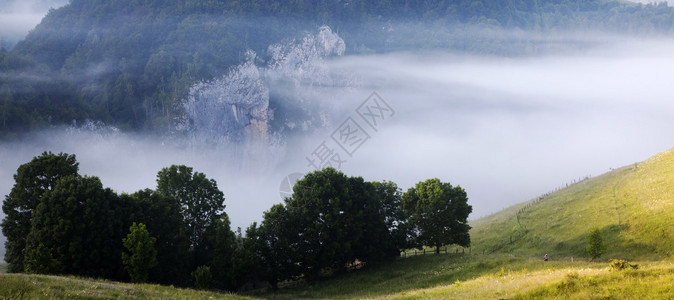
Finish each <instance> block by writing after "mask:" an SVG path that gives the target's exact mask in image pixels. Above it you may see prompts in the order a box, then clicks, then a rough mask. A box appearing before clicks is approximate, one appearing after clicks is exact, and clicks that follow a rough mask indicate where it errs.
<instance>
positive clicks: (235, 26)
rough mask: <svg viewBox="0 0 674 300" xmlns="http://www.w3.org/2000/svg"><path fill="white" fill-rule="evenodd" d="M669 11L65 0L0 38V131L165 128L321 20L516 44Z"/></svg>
mask: <svg viewBox="0 0 674 300" xmlns="http://www.w3.org/2000/svg"><path fill="white" fill-rule="evenodd" d="M673 20H674V10H672V8H670V7H667V5H666V4H658V5H641V4H634V3H629V2H621V1H607V0H592V1H580V0H551V1H539V0H510V1H481V0H456V1H441V0H433V1H431V0H425V1H410V0H382V1H367V0H349V1H329V0H321V1H303V0H294V1H266V0H257V1H228V0H190V1H168V0H163V1H160V0H154V1H151V0H133V1H132V0H120V1H102V0H96V1H91V0H72V1H71V2H70V4H69V5H66V6H64V7H61V8H59V9H55V10H51V11H50V12H49V13H48V15H47V16H46V17H45V18H44V19H43V20H42V22H41V23H40V24H39V25H38V26H37V27H36V28H35V29H34V30H32V31H31V32H30V34H29V35H28V36H27V37H26V38H25V40H24V41H21V42H19V43H18V44H17V45H16V46H15V47H14V48H12V49H1V50H0V76H1V77H0V141H8V140H15V139H19V138H21V137H23V136H25V135H26V134H27V133H29V132H31V131H35V130H39V129H44V128H48V127H51V126H58V125H67V124H71V123H72V122H73V121H77V122H81V121H83V120H87V119H91V120H100V121H103V122H105V123H106V124H110V125H113V126H116V127H118V128H121V129H122V130H127V131H135V132H146V133H156V134H163V133H166V132H167V131H169V130H170V128H171V126H172V123H171V122H173V120H174V119H175V118H176V116H178V115H180V114H181V108H180V106H179V102H180V101H181V100H182V99H184V98H185V97H186V95H187V93H188V90H189V87H190V86H191V85H192V84H193V83H195V82H197V81H202V80H208V79H212V78H214V77H216V76H221V75H222V74H226V72H227V71H228V69H229V68H230V67H232V66H234V65H237V64H239V63H240V62H241V61H242V58H243V56H244V54H245V52H246V51H247V50H253V51H255V52H256V53H257V54H258V56H259V60H261V61H264V60H265V59H266V58H267V57H266V56H267V53H266V50H267V47H268V46H269V45H271V44H273V43H278V42H280V41H283V40H286V39H292V38H296V37H300V36H301V35H302V33H303V32H305V31H314V30H316V28H318V26H321V25H328V26H330V27H331V28H332V30H333V31H334V32H336V33H338V34H339V35H340V36H341V37H342V38H343V39H344V40H345V42H346V45H347V51H346V52H347V55H348V54H360V53H381V52H392V51H401V50H421V49H448V50H452V51H464V52H471V53H489V54H497V55H524V54H531V53H537V52H538V51H545V49H546V47H548V45H547V42H546V40H545V37H547V36H553V35H554V34H557V33H564V32H572V33H573V32H587V31H589V32H606V33H616V34H639V35H641V36H643V35H668V34H670V33H671V32H672V25H673V23H672V21H673ZM506 31H507V32H514V33H520V34H519V35H518V34H515V35H508V34H502V33H504V32H506ZM529 33H536V34H537V35H539V36H542V37H544V38H543V39H542V40H541V38H537V37H532V36H531V35H530V34H529ZM279 101H281V100H278V99H270V105H272V106H277V107H279V106H282V105H283V103H279Z"/></svg>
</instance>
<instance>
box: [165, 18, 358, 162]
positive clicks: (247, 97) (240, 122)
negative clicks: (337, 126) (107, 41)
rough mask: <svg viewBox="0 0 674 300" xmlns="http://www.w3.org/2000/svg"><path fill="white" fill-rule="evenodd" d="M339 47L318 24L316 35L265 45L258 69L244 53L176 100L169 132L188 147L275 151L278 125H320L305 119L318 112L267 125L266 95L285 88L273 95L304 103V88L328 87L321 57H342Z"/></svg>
mask: <svg viewBox="0 0 674 300" xmlns="http://www.w3.org/2000/svg"><path fill="white" fill-rule="evenodd" d="M345 49H346V45H345V43H344V40H342V39H341V38H340V37H339V36H338V35H337V34H335V33H333V32H332V30H331V29H330V28H329V27H328V26H322V27H320V28H319V30H318V32H317V33H313V34H312V33H307V34H305V35H304V36H303V37H302V38H301V39H296V40H291V41H287V42H284V43H279V44H274V45H271V46H270V47H269V50H268V51H269V56H270V58H269V60H268V61H267V62H266V63H263V64H262V66H261V67H260V66H258V65H256V61H259V60H260V59H259V58H258V57H257V55H256V53H255V52H253V51H248V52H247V53H246V59H245V61H244V62H243V63H242V64H240V65H238V66H236V67H234V68H232V69H230V71H229V72H228V73H227V74H226V75H224V76H222V77H220V78H216V79H215V80H212V81H208V82H200V83H197V84H195V85H193V86H192V87H191V88H190V93H189V96H188V97H187V98H186V99H185V100H184V101H183V102H182V109H183V111H184V115H183V116H182V117H181V118H180V119H179V120H178V122H176V125H175V127H174V129H175V131H176V132H180V133H183V134H185V135H186V136H187V137H188V139H189V142H190V143H191V145H192V146H193V147H200V146H203V145H210V146H212V147H216V148H227V149H228V150H235V155H236V154H238V155H241V154H246V155H251V154H252V153H257V154H260V151H269V149H270V148H274V147H278V146H279V145H280V144H282V142H281V141H280V136H279V134H278V132H279V131H280V129H281V128H279V127H283V126H287V127H296V126H298V125H299V126H300V127H301V128H304V130H307V129H308V128H309V127H315V126H322V125H325V124H320V123H321V122H313V121H312V120H311V119H314V117H315V116H320V115H321V112H320V111H313V112H309V113H307V114H303V115H302V116H301V117H299V119H298V118H292V120H291V121H288V122H276V123H274V124H275V126H273V125H274V124H272V123H271V121H272V120H273V119H274V117H275V115H274V110H273V109H272V108H270V93H272V92H274V91H273V90H274V89H277V90H278V89H285V90H284V91H282V92H280V91H275V92H277V93H283V94H284V95H286V96H287V95H288V94H290V97H291V98H292V100H293V101H296V102H300V103H302V102H307V101H310V100H311V99H310V94H311V92H310V91H307V89H311V87H313V86H322V85H332V84H334V82H333V81H334V78H332V77H331V75H330V72H329V70H328V68H327V67H326V66H325V64H324V63H323V60H324V58H326V57H329V56H341V55H344V52H345ZM278 82H283V84H281V85H279V84H278ZM288 83H291V84H290V86H291V88H288ZM279 105H283V103H280V104H279ZM309 107H312V109H313V108H315V107H314V106H309ZM318 119H320V118H318ZM298 123H301V124H298ZM317 123H319V124H317Z"/></svg>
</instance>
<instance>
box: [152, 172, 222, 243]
mask: <svg viewBox="0 0 674 300" xmlns="http://www.w3.org/2000/svg"><path fill="white" fill-rule="evenodd" d="M157 192H159V193H161V194H163V195H165V196H168V197H173V198H175V199H177V200H178V202H179V203H180V211H181V213H182V215H183V220H184V222H185V225H186V226H187V228H188V236H189V240H190V246H191V247H193V248H195V247H198V245H200V244H201V243H203V242H204V238H205V236H204V234H205V232H206V229H207V228H208V227H209V226H211V225H213V224H214V223H215V221H216V220H218V219H219V218H220V216H221V215H222V214H223V213H224V210H225V195H224V194H223V193H222V192H221V191H220V190H219V189H218V184H217V183H216V182H215V180H213V179H208V178H206V175H205V174H204V173H199V172H193V171H192V168H190V167H187V166H184V165H181V166H176V165H173V166H170V167H168V168H164V169H162V170H161V171H159V173H158V174H157Z"/></svg>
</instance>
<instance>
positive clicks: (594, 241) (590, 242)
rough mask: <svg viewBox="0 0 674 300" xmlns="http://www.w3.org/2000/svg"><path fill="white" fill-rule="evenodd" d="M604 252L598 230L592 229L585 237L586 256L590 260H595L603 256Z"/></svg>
mask: <svg viewBox="0 0 674 300" xmlns="http://www.w3.org/2000/svg"><path fill="white" fill-rule="evenodd" d="M604 252H606V249H604V243H603V241H602V238H601V232H600V231H599V229H596V228H595V229H592V230H591V231H590V234H588V236H587V254H588V255H589V256H590V258H591V260H595V259H597V258H599V257H600V256H601V255H602V254H604Z"/></svg>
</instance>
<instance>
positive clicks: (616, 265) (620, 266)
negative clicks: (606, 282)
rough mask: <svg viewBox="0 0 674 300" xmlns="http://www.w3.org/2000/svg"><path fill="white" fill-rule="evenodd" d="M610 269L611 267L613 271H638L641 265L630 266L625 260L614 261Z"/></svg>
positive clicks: (610, 264)
mask: <svg viewBox="0 0 674 300" xmlns="http://www.w3.org/2000/svg"><path fill="white" fill-rule="evenodd" d="M609 267H611V270H612V271H622V270H624V269H627V268H632V269H638V268H639V265H637V264H630V263H628V262H627V261H625V260H623V259H613V260H611V262H610V263H609Z"/></svg>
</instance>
